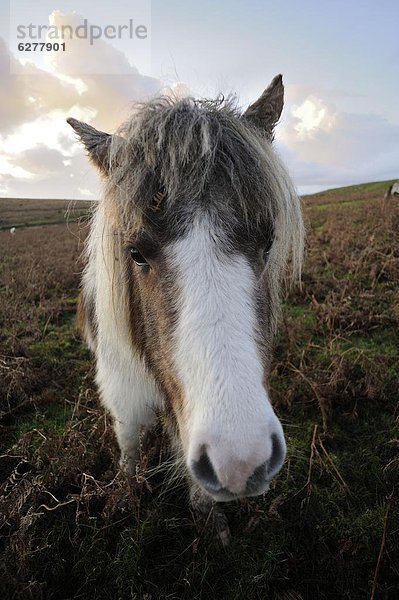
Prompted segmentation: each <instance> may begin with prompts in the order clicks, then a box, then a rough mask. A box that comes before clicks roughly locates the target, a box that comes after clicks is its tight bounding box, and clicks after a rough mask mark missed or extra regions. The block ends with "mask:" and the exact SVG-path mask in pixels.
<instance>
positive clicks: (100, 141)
mask: <svg viewBox="0 0 399 600" xmlns="http://www.w3.org/2000/svg"><path fill="white" fill-rule="evenodd" d="M67 123H69V125H70V126H71V127H72V129H74V131H76V133H77V134H78V136H79V138H80V141H81V142H82V143H83V145H84V147H85V148H86V150H87V152H88V155H89V158H90V160H91V161H92V162H93V164H94V165H95V166H96V167H98V168H99V169H100V171H101V172H102V173H104V174H107V173H108V170H109V164H110V157H109V151H110V146H111V139H112V135H110V134H109V133H104V131H97V129H94V127H92V126H91V125H87V123H83V122H82V121H78V120H77V119H73V118H72V117H70V118H69V119H67Z"/></svg>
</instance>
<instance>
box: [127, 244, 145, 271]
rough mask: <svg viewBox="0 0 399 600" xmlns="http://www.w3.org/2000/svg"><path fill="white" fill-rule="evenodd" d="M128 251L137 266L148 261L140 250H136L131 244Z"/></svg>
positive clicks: (141, 265) (143, 265)
mask: <svg viewBox="0 0 399 600" xmlns="http://www.w3.org/2000/svg"><path fill="white" fill-rule="evenodd" d="M129 252H130V256H131V257H132V259H133V260H134V262H135V263H136V265H138V266H139V267H145V266H146V265H148V262H147V261H146V259H145V258H144V256H143V255H142V254H141V252H140V251H139V250H137V248H134V247H133V246H131V247H130V248H129Z"/></svg>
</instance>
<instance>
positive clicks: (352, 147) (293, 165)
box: [0, 0, 399, 198]
mask: <svg viewBox="0 0 399 600" xmlns="http://www.w3.org/2000/svg"><path fill="white" fill-rule="evenodd" d="M11 6H12V10H11V14H9V11H8V10H7V3H6V2H2V3H1V7H0V23H2V25H1V27H2V29H1V31H0V35H1V39H0V78H1V79H0V81H1V85H0V196H11V197H60V198H61V197H62V198H92V197H97V195H98V179H97V176H96V175H95V173H94V172H93V171H92V169H91V167H90V166H88V164H87V160H86V158H85V156H84V152H83V151H82V149H81V148H80V146H79V145H78V144H77V142H76V140H75V137H74V135H73V133H72V131H71V130H70V128H69V127H68V125H67V124H66V123H65V118H66V117H67V116H75V117H76V118H79V119H82V120H86V121H88V122H90V123H91V124H93V125H94V126H96V127H98V128H100V129H103V130H107V131H113V130H114V129H115V128H116V127H117V125H118V124H119V123H120V122H121V121H122V120H123V119H124V118H125V117H126V116H127V115H128V114H129V111H130V110H131V106H132V103H133V102H134V101H138V100H143V99H145V98H148V97H150V96H152V95H154V94H157V93H160V92H162V91H165V90H167V91H168V90H170V89H171V88H172V89H174V91H176V92H178V93H185V92H186V91H187V90H188V91H189V92H190V93H191V94H194V95H197V96H207V97H209V96H214V95H216V94H217V93H219V92H222V93H224V94H228V93H230V92H235V93H237V95H238V98H239V103H240V104H241V105H242V106H243V107H245V106H247V105H248V103H250V102H252V101H254V100H255V99H256V98H257V97H258V96H259V95H260V94H261V92H262V91H263V89H264V88H265V87H266V86H267V85H268V83H269V82H270V80H271V79H272V78H273V76H274V75H275V74H277V73H282V74H283V76H284V82H285V87H286V102H285V109H284V113H283V118H282V120H281V122H280V124H279V127H278V130H277V139H276V146H277V149H278V151H279V152H280V154H281V155H282V156H283V157H284V159H285V160H286V162H287V164H288V167H289V170H290V172H291V175H292V177H293V179H294V182H295V184H296V185H297V187H298V189H299V191H300V192H301V193H307V192H312V191H317V190H320V189H325V188H330V187H336V186H341V185H347V184H348V185H349V184H352V183H360V182H365V181H376V180H381V179H390V178H399V109H398V106H399V35H398V23H399V3H398V2H397V1H396V0H380V1H379V2H376V1H375V0H374V1H368V0H356V1H355V0H317V1H316V0H312V1H311V0H301V1H299V0H273V1H271V0H269V1H267V0H266V1H265V0H263V1H261V0H247V2H245V3H244V2H241V1H240V2H239V1H235V0H229V1H225V0H223V1H220V2H217V1H215V0H213V1H211V0H201V2H188V1H187V2H182V1H177V0H168V2H165V1H162V0H153V2H152V3H151V4H150V2H145V3H143V2H134V1H133V0H129V1H128V0H119V1H118V2H109V0H97V1H96V2H92V1H89V0H79V1H74V0H60V1H59V2H56V1H55V0H43V1H41V2H40V1H38V2H31V1H29V2H28V0H12V2H11ZM150 9H151V12H150ZM74 11H75V12H74ZM10 17H11V20H10ZM83 19H87V20H88V23H89V24H96V25H98V26H99V27H102V28H104V27H105V26H106V25H111V26H114V25H115V26H118V25H126V24H128V23H129V19H133V24H134V27H136V26H137V25H140V24H144V25H145V26H146V27H147V30H148V35H147V38H146V39H145V40H144V39H141V40H140V39H138V38H137V37H136V38H134V39H130V38H129V37H128V34H127V32H126V29H125V31H124V34H126V35H122V36H121V39H116V40H113V39H112V40H111V39H106V38H105V37H102V38H101V39H97V40H94V42H93V44H92V45H90V41H89V40H78V39H74V40H66V46H67V48H66V51H65V52H38V51H37V52H30V53H28V52H19V51H18V50H17V47H16V43H17V42H18V41H24V42H26V41H31V42H34V41H40V40H37V39H28V38H27V37H25V39H24V40H20V39H17V29H16V27H17V26H18V25H21V26H23V27H27V26H28V25H29V23H34V24H43V25H48V26H52V27H60V26H61V25H63V24H64V25H65V24H69V25H71V26H75V27H76V26H78V25H79V24H81V23H82V22H83ZM20 31H21V30H20ZM24 31H25V33H26V32H27V30H24ZM48 35H50V34H49V33H48ZM42 41H43V38H42ZM44 41H46V39H45V38H44ZM52 41H55V40H54V39H53V40H52Z"/></svg>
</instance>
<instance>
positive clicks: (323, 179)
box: [278, 92, 399, 186]
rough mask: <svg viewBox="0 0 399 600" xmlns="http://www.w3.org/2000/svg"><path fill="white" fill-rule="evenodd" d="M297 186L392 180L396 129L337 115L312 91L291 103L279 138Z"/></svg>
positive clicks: (372, 118)
mask: <svg viewBox="0 0 399 600" xmlns="http://www.w3.org/2000/svg"><path fill="white" fill-rule="evenodd" d="M278 145H279V149H280V152H281V154H282V155H283V157H284V158H285V159H286V160H287V162H288V164H289V165H290V171H291V173H292V175H293V178H294V180H295V181H296V183H297V185H321V186H323V184H324V185H325V186H332V185H341V184H345V183H354V182H361V181H371V180H375V179H377V180H378V179H385V178H391V177H397V176H398V174H399V126H398V125H394V124H392V123H390V122H389V121H388V120H387V119H385V118H383V117H381V116H379V115H375V114H354V113H349V112H343V111H339V110H338V109H337V108H336V106H335V105H334V104H333V103H331V102H329V101H328V100H327V99H324V98H323V97H322V96H321V95H320V94H319V95H317V94H315V93H314V92H312V93H310V94H309V95H307V96H306V97H305V98H302V102H300V103H299V104H295V105H292V106H291V107H290V109H289V112H288V116H286V118H285V121H284V124H283V127H282V128H281V131H280V132H279V135H278Z"/></svg>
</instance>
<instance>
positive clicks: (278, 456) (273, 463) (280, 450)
mask: <svg viewBox="0 0 399 600" xmlns="http://www.w3.org/2000/svg"><path fill="white" fill-rule="evenodd" d="M285 453H286V450H285V444H284V443H283V442H282V441H281V439H280V438H279V437H278V435H276V434H275V433H274V434H273V435H272V455H271V457H270V458H269V460H268V461H267V463H266V469H267V478H268V479H271V478H272V477H274V475H276V473H277V472H278V471H279V470H280V469H281V467H282V464H283V462H284V459H285Z"/></svg>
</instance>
